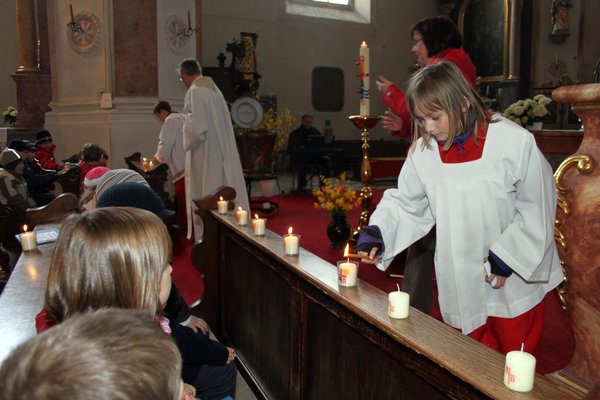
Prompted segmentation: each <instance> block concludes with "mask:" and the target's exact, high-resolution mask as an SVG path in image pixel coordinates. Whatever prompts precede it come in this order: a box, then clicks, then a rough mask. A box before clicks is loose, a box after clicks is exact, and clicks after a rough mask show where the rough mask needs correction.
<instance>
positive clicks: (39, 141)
mask: <svg viewBox="0 0 600 400" xmlns="http://www.w3.org/2000/svg"><path fill="white" fill-rule="evenodd" d="M35 144H36V145H37V146H38V147H39V148H40V149H44V150H47V151H50V150H51V149H52V135H51V134H50V132H48V131H47V130H45V129H42V130H41V131H39V132H38V133H36V135H35Z"/></svg>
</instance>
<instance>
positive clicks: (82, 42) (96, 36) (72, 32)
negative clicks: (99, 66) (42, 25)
mask: <svg viewBox="0 0 600 400" xmlns="http://www.w3.org/2000/svg"><path fill="white" fill-rule="evenodd" d="M73 23H74V25H73V26H74V29H71V28H69V29H68V30H67V39H68V42H69V44H70V45H71V47H72V48H73V50H75V51H77V52H80V53H89V52H91V51H93V50H94V49H96V47H97V46H98V43H99V42H100V32H101V31H100V20H98V17H97V16H96V15H95V14H94V13H92V12H88V11H86V12H83V13H80V14H77V15H76V16H75V18H73Z"/></svg>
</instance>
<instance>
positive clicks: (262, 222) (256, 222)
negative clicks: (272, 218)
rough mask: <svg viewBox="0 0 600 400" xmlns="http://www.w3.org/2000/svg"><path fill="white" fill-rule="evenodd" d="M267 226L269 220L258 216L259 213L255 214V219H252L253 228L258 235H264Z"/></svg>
mask: <svg viewBox="0 0 600 400" xmlns="http://www.w3.org/2000/svg"><path fill="white" fill-rule="evenodd" d="M266 227H267V220H266V219H264V218H258V214H254V219H253V220H252V230H253V231H254V234H255V235H256V236H264V235H265V229H266Z"/></svg>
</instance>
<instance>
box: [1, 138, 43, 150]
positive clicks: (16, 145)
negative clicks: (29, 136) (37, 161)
mask: <svg viewBox="0 0 600 400" xmlns="http://www.w3.org/2000/svg"><path fill="white" fill-rule="evenodd" d="M8 148H9V149H13V150H16V151H35V150H37V146H36V145H35V144H33V143H31V142H30V141H29V140H21V139H14V140H12V141H11V142H10V144H9V145H8Z"/></svg>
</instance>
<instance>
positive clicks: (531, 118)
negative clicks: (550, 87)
mask: <svg viewBox="0 0 600 400" xmlns="http://www.w3.org/2000/svg"><path fill="white" fill-rule="evenodd" d="M551 102H552V100H551V99H550V98H549V97H547V96H544V95H543V94H538V95H536V96H535V97H534V98H533V99H530V98H527V99H525V100H519V101H517V102H516V103H513V104H511V105H510V106H508V108H507V109H506V110H504V113H503V114H502V115H504V116H505V117H506V118H508V119H510V120H511V121H514V122H516V123H517V124H519V125H522V126H525V125H527V124H531V123H533V122H542V120H543V119H544V117H545V116H546V115H548V114H550V111H548V108H547V107H546V106H547V105H548V104H550V103H551Z"/></svg>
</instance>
